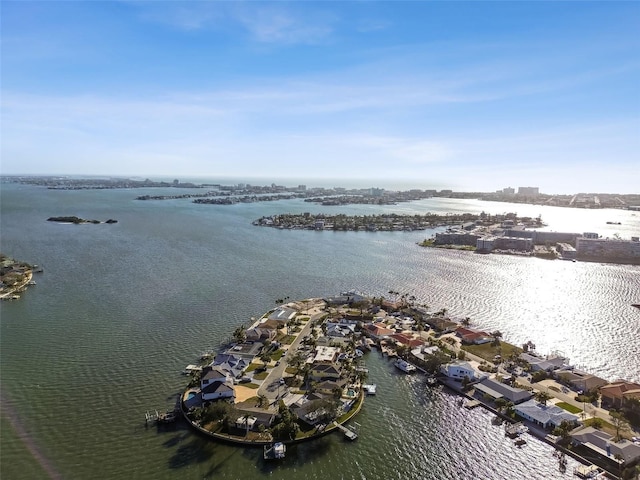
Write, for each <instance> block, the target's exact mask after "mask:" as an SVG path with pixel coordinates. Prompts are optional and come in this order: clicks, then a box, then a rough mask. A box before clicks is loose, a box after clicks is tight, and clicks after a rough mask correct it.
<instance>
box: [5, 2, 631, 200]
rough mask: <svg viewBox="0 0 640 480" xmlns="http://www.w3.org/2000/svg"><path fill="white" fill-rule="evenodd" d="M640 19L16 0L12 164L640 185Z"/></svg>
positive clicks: (566, 189)
mask: <svg viewBox="0 0 640 480" xmlns="http://www.w3.org/2000/svg"><path fill="white" fill-rule="evenodd" d="M639 23H640V3H637V2H616V1H613V2H370V3H368V2H259V3H258V2H56V1H52V2H31V1H25V2H3V4H2V17H1V25H2V33H1V39H2V56H1V64H2V87H1V88H2V123H1V133H2V142H1V144H2V146H1V154H2V163H1V165H0V173H2V174H6V175H9V174H32V175H34V174H61V175H72V174H79V175H83V174H84V175H108V176H138V177H143V178H145V177H149V178H158V177H173V178H180V179H186V178H247V179H251V181H255V183H256V184H258V183H259V182H261V181H262V182H263V183H271V182H272V181H277V182H282V183H285V182H288V181H291V182H292V183H293V182H296V181H301V182H302V181H307V182H309V179H315V181H314V183H316V184H318V185H320V184H322V185H324V186H327V187H328V186H333V185H336V186H349V185H353V186H364V185H369V186H371V187H382V188H398V186H405V187H404V188H421V189H429V188H435V189H438V190H440V189H452V190H456V191H483V192H492V191H497V190H502V189H504V188H506V187H512V188H514V189H515V191H516V192H517V191H518V188H520V187H538V188H539V191H540V193H547V194H555V193H564V194H571V193H579V192H594V193H637V192H638V191H639V188H638V186H637V179H636V178H637V172H638V171H639V170H640V157H639V153H638V152H640V88H639V87H638V85H640V53H639V52H640V37H639V36H638V34H637V25H638V24H639ZM304 179H306V180H304Z"/></svg>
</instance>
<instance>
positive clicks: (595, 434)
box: [571, 427, 640, 463]
mask: <svg viewBox="0 0 640 480" xmlns="http://www.w3.org/2000/svg"><path fill="white" fill-rule="evenodd" d="M571 438H572V439H573V440H572V441H573V444H574V445H576V446H578V445H580V446H582V447H585V448H588V449H589V450H591V451H592V452H595V453H596V454H598V455H600V456H602V457H607V458H609V459H615V456H616V455H620V456H621V457H622V458H623V459H624V462H625V463H633V462H635V461H637V460H640V445H636V444H635V443H633V442H630V441H629V440H621V441H619V442H616V441H615V439H614V438H613V437H612V436H611V435H609V434H608V433H605V432H603V431H601V430H597V429H595V428H593V427H585V428H583V429H581V430H579V431H576V432H575V433H572V434H571Z"/></svg>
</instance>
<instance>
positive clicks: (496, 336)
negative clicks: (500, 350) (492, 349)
mask: <svg viewBox="0 0 640 480" xmlns="http://www.w3.org/2000/svg"><path fill="white" fill-rule="evenodd" d="M490 335H491V336H492V337H493V344H494V345H495V346H496V347H497V346H499V345H500V339H501V338H502V332H501V331H500V330H495V331H493V332H491V334H490Z"/></svg>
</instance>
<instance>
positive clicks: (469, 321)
mask: <svg viewBox="0 0 640 480" xmlns="http://www.w3.org/2000/svg"><path fill="white" fill-rule="evenodd" d="M462 325H463V326H464V327H468V326H469V325H471V319H470V318H469V317H465V318H464V320H462Z"/></svg>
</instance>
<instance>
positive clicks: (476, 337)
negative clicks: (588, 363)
mask: <svg viewBox="0 0 640 480" xmlns="http://www.w3.org/2000/svg"><path fill="white" fill-rule="evenodd" d="M456 336H458V337H460V340H462V343H464V344H467V345H469V344H472V345H480V344H483V343H489V342H491V341H493V337H492V336H491V334H489V333H487V332H483V331H482V330H474V329H472V328H466V327H458V328H457V329H456Z"/></svg>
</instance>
